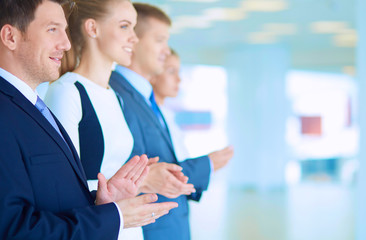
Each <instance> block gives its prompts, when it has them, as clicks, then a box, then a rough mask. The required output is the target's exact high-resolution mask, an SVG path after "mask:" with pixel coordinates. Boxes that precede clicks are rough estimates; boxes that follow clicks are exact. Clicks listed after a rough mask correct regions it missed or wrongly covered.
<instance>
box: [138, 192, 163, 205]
mask: <svg viewBox="0 0 366 240" xmlns="http://www.w3.org/2000/svg"><path fill="white" fill-rule="evenodd" d="M157 200H158V196H157V195H156V194H154V193H149V194H143V195H141V196H138V197H136V199H135V204H136V205H144V204H148V203H152V202H155V201H157Z"/></svg>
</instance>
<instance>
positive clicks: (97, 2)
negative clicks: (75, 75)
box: [61, 0, 130, 75]
mask: <svg viewBox="0 0 366 240" xmlns="http://www.w3.org/2000/svg"><path fill="white" fill-rule="evenodd" d="M118 1H129V2H130V0H74V2H75V6H74V8H73V10H72V11H71V12H70V13H66V16H67V15H69V17H68V24H69V28H68V31H67V32H68V36H69V39H70V42H71V49H70V50H69V51H68V52H67V53H66V54H65V56H64V58H63V59H62V62H61V75H62V74H64V73H66V72H72V71H73V70H75V68H76V67H77V65H78V63H79V61H80V57H81V53H82V51H83V48H84V47H85V35H84V33H83V28H82V26H83V24H84V21H85V20H87V19H90V18H92V19H96V20H97V19H101V18H103V17H105V16H107V15H108V14H109V11H108V10H109V9H108V6H110V4H111V3H114V2H118Z"/></svg>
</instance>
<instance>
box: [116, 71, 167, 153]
mask: <svg viewBox="0 0 366 240" xmlns="http://www.w3.org/2000/svg"><path fill="white" fill-rule="evenodd" d="M117 74H118V73H117ZM118 75H119V77H118V80H117V81H118V84H120V85H121V86H122V88H123V89H124V90H125V91H126V92H128V93H129V94H130V95H131V96H132V98H134V99H135V101H136V102H137V103H138V105H139V106H140V107H141V109H142V110H143V112H144V113H145V115H147V116H146V117H147V118H149V119H151V120H152V122H153V123H154V125H155V127H156V128H158V129H159V131H160V133H161V134H162V135H163V137H164V139H165V140H166V141H167V143H168V145H169V147H170V148H171V150H172V151H173V152H174V150H173V145H172V141H171V138H170V134H169V129H168V125H167V124H166V122H165V119H164V115H163V114H162V113H161V112H160V114H161V116H162V117H163V120H164V124H165V126H166V129H164V128H163V126H161V123H160V121H159V119H158V118H157V117H156V115H155V113H154V112H153V110H152V109H151V107H150V106H149V105H148V104H147V103H146V101H145V99H144V97H143V96H142V95H141V94H140V93H139V92H138V91H137V90H136V89H135V88H134V87H133V86H132V85H131V84H130V83H129V82H128V81H127V80H126V79H125V78H124V77H123V76H122V75H120V74H118ZM159 111H160V109H159ZM166 130H167V131H166Z"/></svg>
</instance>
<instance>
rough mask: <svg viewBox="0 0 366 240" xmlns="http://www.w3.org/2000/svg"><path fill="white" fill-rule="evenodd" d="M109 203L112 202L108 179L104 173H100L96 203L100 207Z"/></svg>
mask: <svg viewBox="0 0 366 240" xmlns="http://www.w3.org/2000/svg"><path fill="white" fill-rule="evenodd" d="M107 202H110V199H109V198H108V187H107V179H106V178H105V177H104V175H103V174H102V173H98V190H97V197H96V202H95V203H96V205H99V204H104V203H107Z"/></svg>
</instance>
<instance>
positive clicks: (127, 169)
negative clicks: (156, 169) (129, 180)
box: [114, 156, 140, 178]
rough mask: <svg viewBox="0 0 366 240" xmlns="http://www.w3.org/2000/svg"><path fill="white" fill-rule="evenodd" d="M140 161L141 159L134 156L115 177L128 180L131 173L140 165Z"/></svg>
mask: <svg viewBox="0 0 366 240" xmlns="http://www.w3.org/2000/svg"><path fill="white" fill-rule="evenodd" d="M139 161H140V157H139V156H134V157H133V158H131V159H130V160H129V161H128V162H127V163H126V164H124V165H123V166H122V167H121V168H120V169H118V171H117V172H116V174H114V176H115V177H117V178H126V176H127V175H129V174H130V172H131V171H132V170H133V169H134V168H135V167H136V165H138V164H139Z"/></svg>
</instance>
